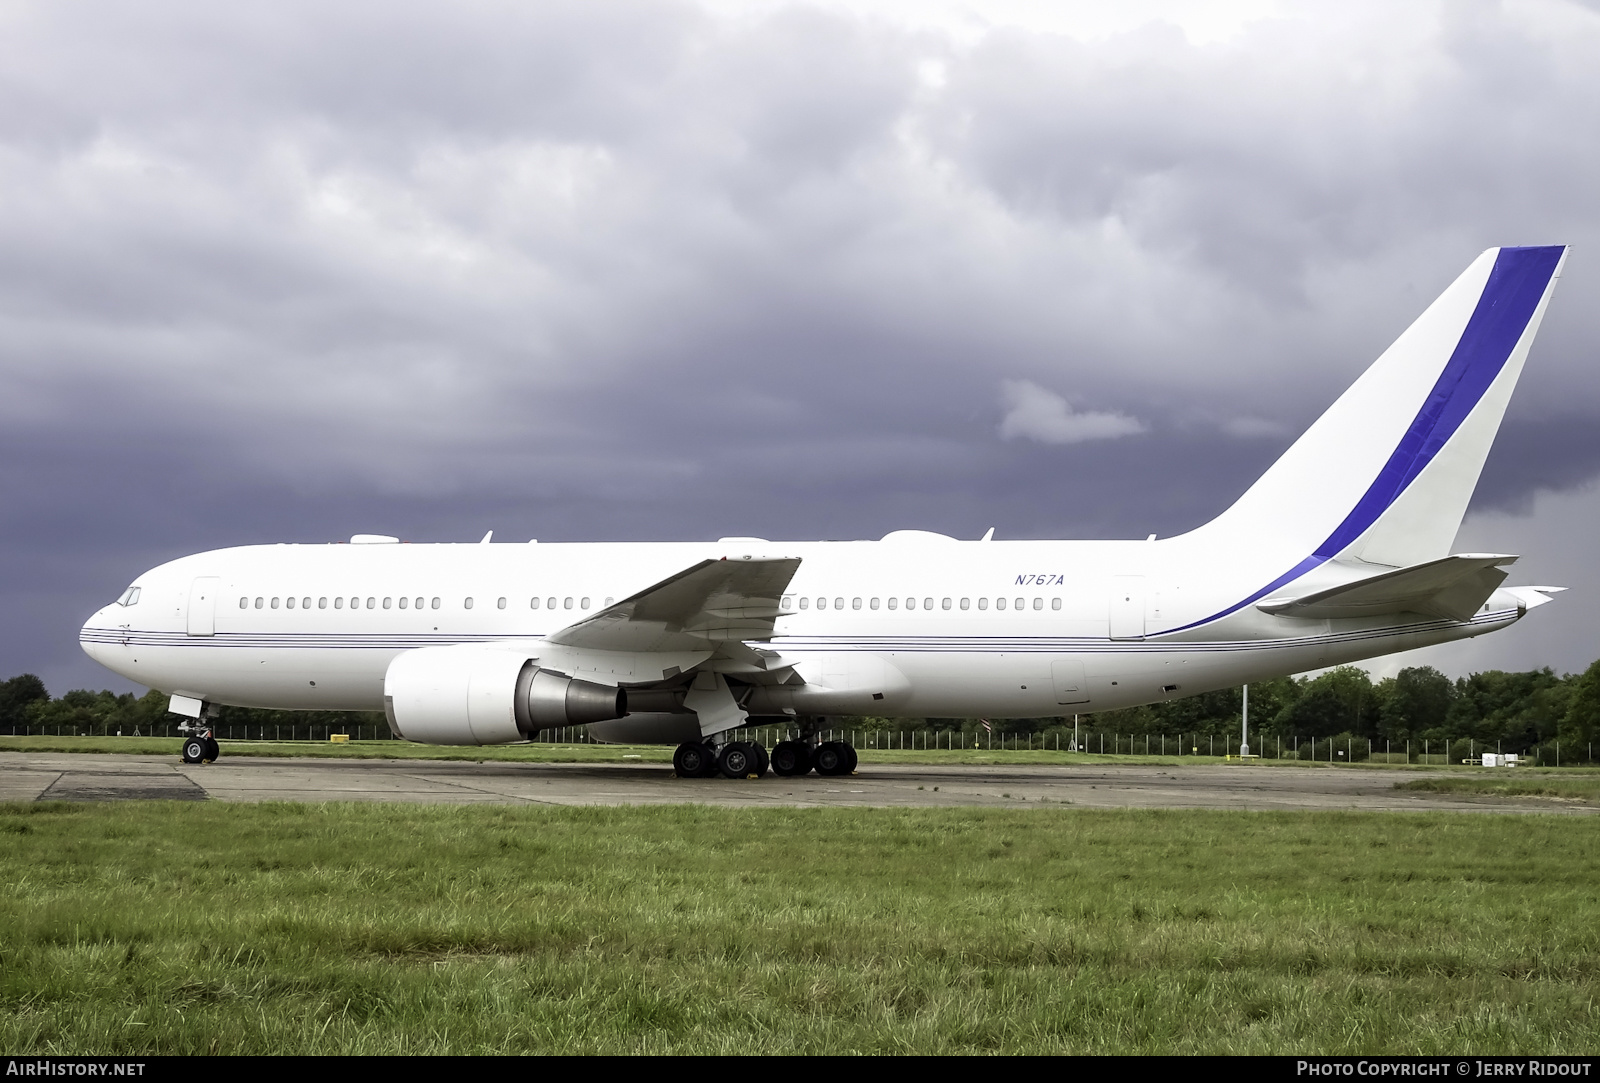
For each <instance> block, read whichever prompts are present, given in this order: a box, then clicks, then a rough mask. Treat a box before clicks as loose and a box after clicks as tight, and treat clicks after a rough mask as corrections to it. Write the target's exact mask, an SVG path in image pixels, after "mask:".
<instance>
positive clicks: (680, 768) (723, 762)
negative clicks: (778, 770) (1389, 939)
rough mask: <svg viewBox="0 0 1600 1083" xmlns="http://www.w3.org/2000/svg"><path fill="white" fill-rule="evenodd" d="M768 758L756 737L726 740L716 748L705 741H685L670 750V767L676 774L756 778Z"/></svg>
mask: <svg viewBox="0 0 1600 1083" xmlns="http://www.w3.org/2000/svg"><path fill="white" fill-rule="evenodd" d="M770 762H771V760H770V758H769V757H768V756H767V750H766V749H765V748H763V747H762V746H761V744H760V743H759V742H756V741H729V742H727V743H726V744H724V745H722V747H720V748H718V747H716V746H715V745H712V744H710V743H709V742H706V741H689V742H687V743H685V744H681V745H679V746H678V750H677V751H676V752H674V753H673V754H672V767H673V770H675V771H677V772H678V777H679V778H710V777H711V776H712V775H721V776H722V777H723V778H752V777H753V778H760V777H761V776H762V775H764V774H766V773H767V766H768V764H769V763H770Z"/></svg>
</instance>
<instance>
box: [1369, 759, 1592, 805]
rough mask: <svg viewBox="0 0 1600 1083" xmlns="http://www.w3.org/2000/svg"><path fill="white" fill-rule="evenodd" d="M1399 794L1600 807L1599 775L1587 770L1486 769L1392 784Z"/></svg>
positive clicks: (1569, 768)
mask: <svg viewBox="0 0 1600 1083" xmlns="http://www.w3.org/2000/svg"><path fill="white" fill-rule="evenodd" d="M1395 789H1398V790H1432V791H1434V792H1437V793H1481V794H1488V795H1490V796H1493V797H1548V798H1551V799H1552V800H1557V801H1569V802H1576V803H1578V804H1584V805H1600V771H1596V770H1593V769H1586V768H1571V767H1568V768H1550V769H1545V768H1522V767H1515V768H1488V769H1475V770H1473V771H1472V773H1470V774H1460V775H1454V776H1452V777H1450V778H1422V779H1417V780H1415V781H1413V782H1399V783H1396V784H1395Z"/></svg>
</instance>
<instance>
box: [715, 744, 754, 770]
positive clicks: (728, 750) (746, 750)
mask: <svg viewBox="0 0 1600 1083" xmlns="http://www.w3.org/2000/svg"><path fill="white" fill-rule="evenodd" d="M756 762H757V761H756V755H755V750H754V749H752V748H751V747H750V745H749V744H748V743H747V742H744V741H729V742H728V743H727V744H725V745H723V746H722V752H721V754H719V755H718V756H717V769H718V770H719V771H721V772H722V777H723V778H745V777H747V776H749V775H753V774H755V772H756Z"/></svg>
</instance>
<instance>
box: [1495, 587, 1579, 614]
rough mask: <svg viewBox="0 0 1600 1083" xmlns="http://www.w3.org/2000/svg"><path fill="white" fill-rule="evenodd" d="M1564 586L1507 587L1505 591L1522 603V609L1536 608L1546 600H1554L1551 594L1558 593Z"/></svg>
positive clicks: (1564, 588)
mask: <svg viewBox="0 0 1600 1083" xmlns="http://www.w3.org/2000/svg"><path fill="white" fill-rule="evenodd" d="M1566 589H1567V588H1566V587H1507V588H1506V593H1507V594H1510V595H1512V596H1514V597H1515V598H1516V599H1517V601H1519V602H1521V603H1522V608H1523V609H1525V610H1526V609H1538V608H1539V607H1540V606H1541V605H1544V603H1546V602H1550V601H1554V600H1555V599H1553V598H1551V597H1550V595H1552V594H1560V593H1561V592H1562V591H1564V590H1566Z"/></svg>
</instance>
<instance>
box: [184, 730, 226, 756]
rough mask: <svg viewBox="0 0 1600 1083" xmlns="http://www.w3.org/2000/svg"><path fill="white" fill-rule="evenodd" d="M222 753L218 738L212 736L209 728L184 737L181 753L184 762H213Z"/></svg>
mask: <svg viewBox="0 0 1600 1083" xmlns="http://www.w3.org/2000/svg"><path fill="white" fill-rule="evenodd" d="M220 755H222V749H221V748H220V747H219V746H218V744H217V739H216V738H215V737H213V736H211V731H210V730H209V729H206V730H200V731H199V732H196V733H193V734H190V735H189V736H188V737H185V738H184V739H183V751H182V753H181V756H182V759H183V762H184V763H213V762H215V761H216V758H217V757H218V756H220Z"/></svg>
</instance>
